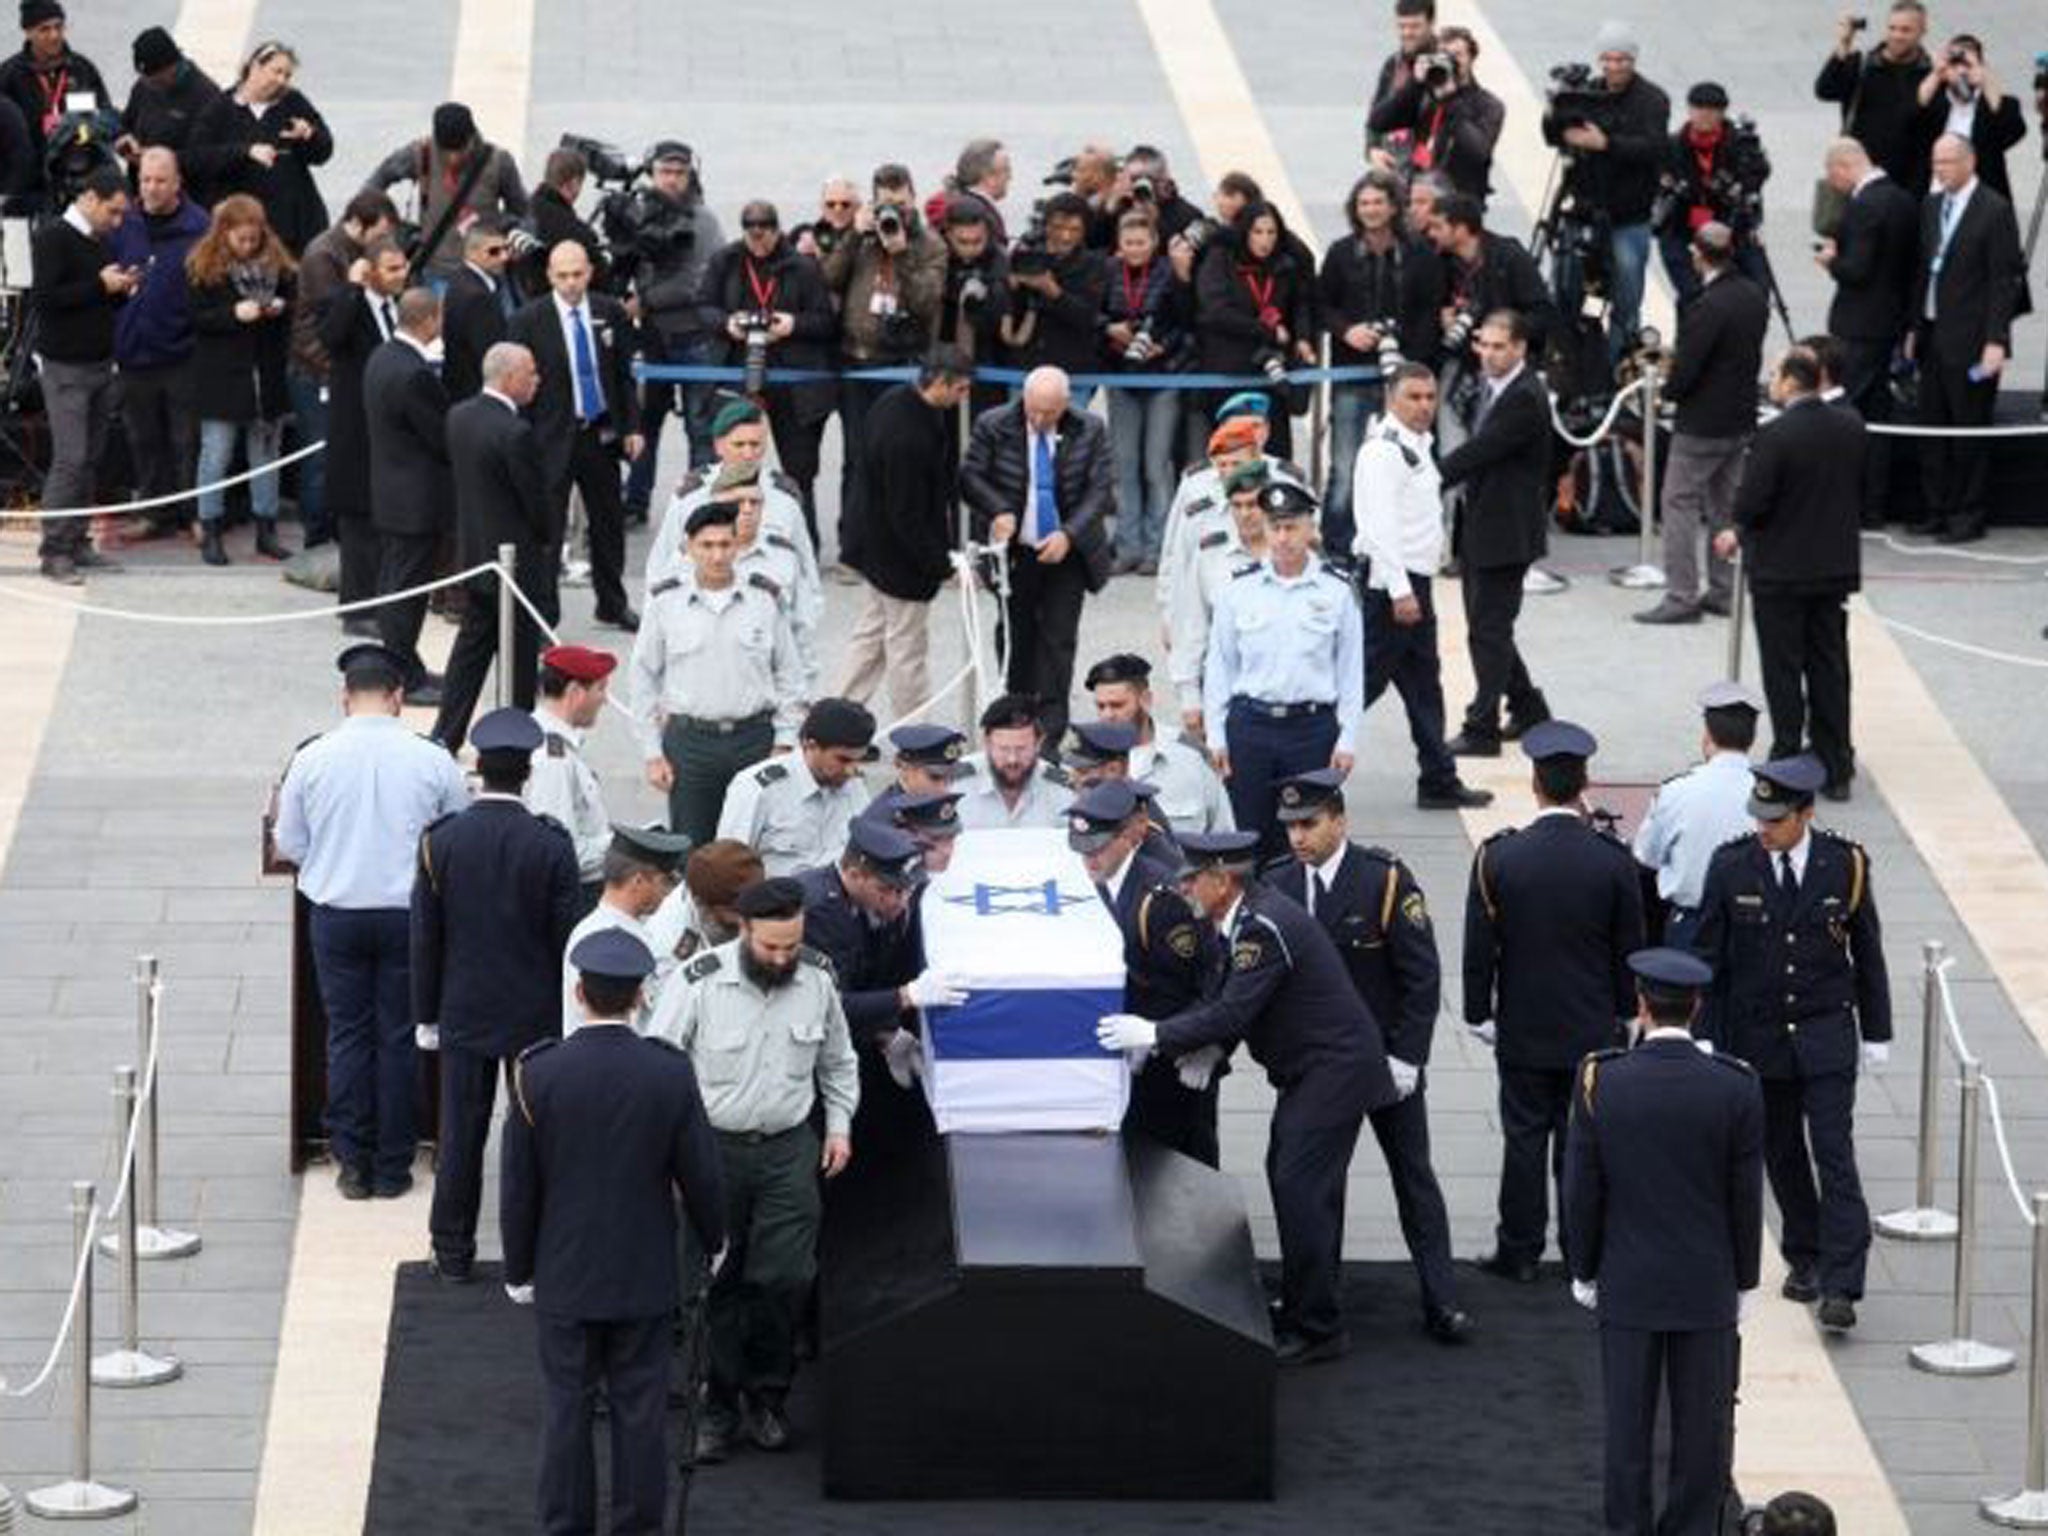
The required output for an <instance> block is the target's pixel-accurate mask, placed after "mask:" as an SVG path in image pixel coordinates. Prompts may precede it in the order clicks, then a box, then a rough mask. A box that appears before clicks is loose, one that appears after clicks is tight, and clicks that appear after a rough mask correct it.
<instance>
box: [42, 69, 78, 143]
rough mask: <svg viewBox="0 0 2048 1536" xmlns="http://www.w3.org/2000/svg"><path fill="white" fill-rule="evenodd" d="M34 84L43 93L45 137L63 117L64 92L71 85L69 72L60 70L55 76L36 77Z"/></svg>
mask: <svg viewBox="0 0 2048 1536" xmlns="http://www.w3.org/2000/svg"><path fill="white" fill-rule="evenodd" d="M36 84H37V85H38V86H40V87H41V88H42V92H43V134H44V136H45V137H47V136H48V135H49V133H50V131H51V130H52V129H54V128H55V127H56V126H57V124H58V122H59V120H60V119H62V118H63V116H64V92H65V90H66V89H67V88H68V87H69V86H70V84H71V71H70V70H68V69H60V70H58V71H57V72H56V73H55V74H47V75H37V76H36Z"/></svg>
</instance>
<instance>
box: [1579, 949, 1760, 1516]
mask: <svg viewBox="0 0 2048 1536" xmlns="http://www.w3.org/2000/svg"><path fill="white" fill-rule="evenodd" d="M1629 965H1630V967H1631V968H1632V969H1633V971H1634V972H1635V976H1636V995H1637V1011H1636V1019H1635V1029H1636V1031H1637V1032H1638V1033H1639V1036H1640V1038H1639V1041H1638V1043H1637V1045H1636V1046H1635V1048H1634V1049H1633V1050H1620V1049H1614V1050H1605V1051H1596V1052H1594V1053H1593V1054H1592V1055H1590V1056H1588V1057H1587V1058H1586V1059H1585V1060H1584V1061H1583V1062H1581V1063H1580V1065H1579V1069H1578V1073H1577V1076H1576V1079H1575V1085H1574V1091H1573V1093H1572V1120H1571V1140H1570V1146H1569V1150H1568V1152H1567V1154H1566V1159H1565V1186H1564V1223H1565V1227H1566V1230H1567V1231H1568V1232H1569V1234H1570V1239H1571V1240H1570V1242H1569V1244H1568V1245H1567V1247H1568V1251H1569V1252H1570V1255H1571V1269H1572V1292H1573V1294H1574V1295H1575V1296H1577V1297H1578V1298H1579V1300H1580V1301H1581V1302H1582V1303H1584V1304H1585V1305H1587V1306H1589V1307H1592V1308H1593V1309H1594V1310H1595V1311H1596V1312H1597V1313H1598V1314H1599V1318H1600V1375H1601V1380H1602V1382H1603V1384H1604V1386H1605V1389H1606V1400H1607V1403H1606V1408H1607V1413H1606V1417H1607V1477H1606V1511H1607V1516H1606V1529H1607V1530H1608V1531H1609V1532H1611V1533H1613V1536H1624V1533H1626V1536H1716V1533H1718V1532H1719V1531H1721V1530H1722V1529H1723V1526H1722V1524H1721V1513H1722V1507H1723V1504H1724V1502H1725V1498H1726V1494H1727V1492H1728V1487H1729V1477H1730V1463H1731V1459H1732V1456H1733V1451H1734V1427H1735V1386H1736V1379H1737V1377H1738V1375H1739V1374H1740V1367H1739V1358H1740V1357H1739V1354H1738V1349H1737V1342H1736V1334H1735V1328H1736V1324H1737V1322H1738V1321H1739V1320H1740V1318H1741V1315H1742V1312H1743V1311H1744V1309H1745V1308H1746V1305H1747V1302H1748V1299H1749V1296H1750V1293H1751V1292H1753V1291H1754V1290H1755V1289H1756V1283H1757V1268H1758V1263H1759V1260H1760V1258H1761V1256H1762V1252H1763V1229H1764V1196H1763V1143H1764V1106H1763V1095H1762V1093H1761V1092H1760V1091H1759V1089H1758V1086H1757V1080H1756V1074H1755V1073H1754V1072H1752V1071H1751V1070H1750V1068H1749V1066H1748V1065H1747V1064H1746V1063H1744V1062H1741V1061H1737V1060H1736V1059H1734V1058H1733V1057H1731V1056H1725V1055H1720V1054H1711V1053H1706V1052H1702V1051H1701V1050H1700V1049H1699V1047H1698V1045H1697V1044H1696V1043H1695V1042H1694V1040H1693V1036H1692V1025H1693V1022H1694V1020H1695V1019H1696V1018H1698V1017H1699V1013H1700V997H1701V993H1702V992H1703V991H1704V990H1705V989H1706V987H1707V985H1708V983H1709V982H1710V981H1712V980H1713V972H1712V971H1711V970H1710V969H1709V967H1708V966H1707V965H1706V964H1705V963H1704V962H1702V961H1701V960H1700V959H1699V958H1698V957H1697V956H1695V955H1692V954H1689V953H1687V952H1686V951H1684V950H1677V949H1646V950H1639V951H1637V952H1636V953H1635V954H1632V955H1630V956H1629ZM1660 1381H1661V1382H1663V1383H1665V1390H1666V1391H1668V1392H1669V1394H1670V1404H1671V1437H1670V1438H1671V1451H1670V1462H1669V1467H1668V1474H1669V1475H1668V1479H1667V1487H1666V1495H1665V1506H1664V1513H1663V1515H1662V1516H1661V1517H1659V1516H1657V1515H1656V1514H1655V1512H1654V1504H1653V1494H1652V1487H1651V1484H1652V1477H1651V1466H1650V1457H1651V1440H1652V1436H1653V1433H1654V1431H1655V1429H1656V1426H1657V1400H1658V1397H1659V1395H1660V1392H1659V1385H1658V1384H1659V1382H1660Z"/></svg>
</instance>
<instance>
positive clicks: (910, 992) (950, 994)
mask: <svg viewBox="0 0 2048 1536" xmlns="http://www.w3.org/2000/svg"><path fill="white" fill-rule="evenodd" d="M903 995H904V996H905V997H907V998H909V999H910V1006H911V1007H913V1008H957V1007H959V1006H960V1004H962V1003H964V1002H966V1001H967V989H966V988H965V987H963V986H961V985H960V983H959V982H958V981H957V980H956V979H955V978H954V977H952V976H950V975H948V974H947V973H946V972H944V971H926V972H925V973H924V974H923V975H922V976H920V977H918V978H917V980H915V981H913V982H912V983H911V984H910V985H909V986H907V987H905V988H904V989H903Z"/></svg>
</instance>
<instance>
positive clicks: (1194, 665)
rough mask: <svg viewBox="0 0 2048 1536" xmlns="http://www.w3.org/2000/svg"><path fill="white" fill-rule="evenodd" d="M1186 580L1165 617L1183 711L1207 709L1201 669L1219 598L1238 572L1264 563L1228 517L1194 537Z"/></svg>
mask: <svg viewBox="0 0 2048 1536" xmlns="http://www.w3.org/2000/svg"><path fill="white" fill-rule="evenodd" d="M1194 538H1195V544H1194V548H1193V549H1192V551H1191V552H1190V557H1189V563H1188V568H1187V572H1186V576H1185V579H1184V580H1182V581H1181V582H1180V584H1179V585H1178V586H1176V587H1175V588H1174V592H1173V607H1172V608H1171V609H1170V610H1169V611H1168V613H1167V615H1166V633H1167V645H1168V650H1167V664H1166V670H1167V675H1168V676H1169V677H1171V678H1172V679H1173V692H1174V697H1175V698H1176V699H1178V700H1179V701H1180V706H1181V708H1182V709H1183V710H1187V709H1200V708H1201V707H1202V668H1203V667H1204V665H1206V664H1207V661H1208V658H1209V626H1210V624H1211V622H1212V621H1213V620H1214V618H1215V616H1216V599H1217V597H1218V596H1219V595H1220V594H1221V593H1222V591H1223V589H1224V588H1225V587H1227V586H1229V585H1230V582H1231V579H1232V578H1233V577H1235V576H1236V575H1237V573H1238V572H1239V571H1245V570H1249V569H1251V567H1253V566H1255V565H1257V564H1258V563H1259V558H1260V557H1259V556H1258V555H1256V554H1254V553H1253V552H1252V551H1251V550H1249V549H1247V548H1245V543H1244V540H1243V539H1242V538H1240V537H1239V536H1238V532H1237V523H1236V520H1235V519H1234V518H1232V517H1231V516H1230V514H1229V513H1228V512H1226V513H1225V514H1224V516H1223V521H1222V522H1221V523H1219V524H1216V525H1214V526H1212V527H1209V528H1206V529H1203V530H1200V531H1199V532H1197V533H1196V534H1195V535H1194Z"/></svg>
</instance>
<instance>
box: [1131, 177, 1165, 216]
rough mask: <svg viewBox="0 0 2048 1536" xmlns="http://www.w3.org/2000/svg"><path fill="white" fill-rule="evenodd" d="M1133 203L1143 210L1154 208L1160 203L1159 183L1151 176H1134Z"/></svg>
mask: <svg viewBox="0 0 2048 1536" xmlns="http://www.w3.org/2000/svg"><path fill="white" fill-rule="evenodd" d="M1131 201H1132V202H1134V203H1136V204H1138V205H1139V206H1140V207H1143V208H1150V207H1152V206H1154V205H1155V204H1156V203H1158V201H1159V183H1158V182H1156V181H1154V180H1153V179H1152V178H1151V177H1150V176H1133V177H1132V178H1131Z"/></svg>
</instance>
